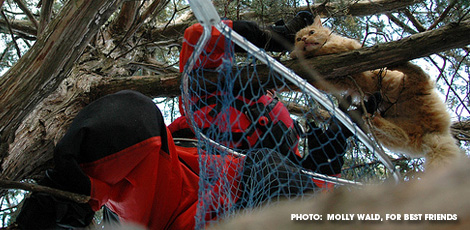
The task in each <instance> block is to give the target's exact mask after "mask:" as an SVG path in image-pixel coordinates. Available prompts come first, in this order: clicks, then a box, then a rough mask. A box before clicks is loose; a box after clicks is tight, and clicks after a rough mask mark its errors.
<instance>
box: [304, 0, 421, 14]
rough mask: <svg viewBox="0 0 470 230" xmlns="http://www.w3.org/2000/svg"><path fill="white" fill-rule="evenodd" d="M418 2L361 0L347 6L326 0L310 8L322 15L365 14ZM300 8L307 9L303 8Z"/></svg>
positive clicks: (378, 12) (393, 9) (381, 11)
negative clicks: (326, 0)
mask: <svg viewBox="0 0 470 230" xmlns="http://www.w3.org/2000/svg"><path fill="white" fill-rule="evenodd" d="M418 2H419V1H418V0H403V1H400V0H362V1H357V2H355V3H354V4H351V5H349V6H344V5H342V4H341V3H337V2H334V3H333V2H328V3H326V4H323V3H316V4H314V5H313V6H312V7H311V10H312V11H313V12H316V13H318V14H320V15H321V16H322V17H332V16H335V17H338V16H345V15H351V16H365V15H373V14H382V13H387V12H391V11H397V10H399V9H403V8H405V7H407V6H410V5H413V4H415V3H418ZM302 10H309V9H308V8H303V9H302Z"/></svg>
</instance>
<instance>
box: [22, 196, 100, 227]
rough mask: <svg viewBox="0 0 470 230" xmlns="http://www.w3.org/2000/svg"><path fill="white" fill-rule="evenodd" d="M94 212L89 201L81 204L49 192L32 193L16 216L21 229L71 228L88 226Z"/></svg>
mask: <svg viewBox="0 0 470 230" xmlns="http://www.w3.org/2000/svg"><path fill="white" fill-rule="evenodd" d="M93 216H94V212H93V210H92V209H91V207H90V205H89V204H87V203H84V204H79V203H75V202H73V201H69V200H65V199H60V198H57V197H54V196H52V195H50V194H47V193H41V192H38V193H36V192H35V193H32V194H31V196H30V197H28V198H26V200H25V201H24V204H23V207H22V208H21V212H20V214H19V215H18V217H17V218H16V222H17V224H18V226H19V227H20V229H69V228H83V227H86V226H88V225H89V224H90V223H91V221H92V219H93Z"/></svg>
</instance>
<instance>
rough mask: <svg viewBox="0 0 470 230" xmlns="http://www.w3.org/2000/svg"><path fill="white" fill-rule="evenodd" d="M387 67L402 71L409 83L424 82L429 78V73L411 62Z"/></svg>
mask: <svg viewBox="0 0 470 230" xmlns="http://www.w3.org/2000/svg"><path fill="white" fill-rule="evenodd" d="M389 69H391V70H397V71H400V72H402V73H404V74H405V75H406V76H407V79H408V80H409V82H410V83H418V82H426V81H429V80H430V77H429V75H428V74H427V73H426V72H424V70H423V69H421V67H419V66H417V65H415V64H413V63H411V62H406V63H404V64H400V65H397V66H391V67H389Z"/></svg>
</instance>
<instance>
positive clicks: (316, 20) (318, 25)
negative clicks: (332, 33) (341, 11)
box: [313, 15, 322, 27]
mask: <svg viewBox="0 0 470 230" xmlns="http://www.w3.org/2000/svg"><path fill="white" fill-rule="evenodd" d="M313 26H317V27H322V24H321V18H320V15H317V16H316V17H315V20H313Z"/></svg>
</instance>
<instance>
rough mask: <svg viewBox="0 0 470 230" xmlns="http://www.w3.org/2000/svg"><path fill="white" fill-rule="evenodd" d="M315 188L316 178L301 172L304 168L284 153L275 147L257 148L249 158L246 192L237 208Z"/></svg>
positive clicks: (245, 171)
mask: <svg viewBox="0 0 470 230" xmlns="http://www.w3.org/2000/svg"><path fill="white" fill-rule="evenodd" d="M315 188H316V186H315V184H314V183H313V180H312V178H311V177H310V176H308V175H306V174H304V173H301V168H300V167H299V166H298V165H296V164H294V163H292V162H291V161H290V160H288V159H286V157H285V156H284V155H282V154H280V153H278V152H276V151H274V150H272V149H267V148H263V149H257V150H253V151H251V152H249V153H247V155H246V157H245V162H244V165H243V173H242V180H241V182H240V189H241V191H242V195H241V196H240V198H239V201H238V203H237V205H236V207H244V208H247V207H248V205H250V206H251V207H254V206H259V205H262V204H264V203H265V202H267V201H269V198H271V197H277V198H292V197H296V196H300V195H302V194H304V193H308V192H313V190H314V189H315Z"/></svg>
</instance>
